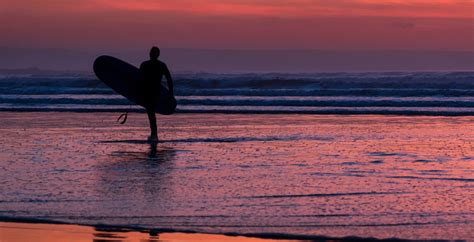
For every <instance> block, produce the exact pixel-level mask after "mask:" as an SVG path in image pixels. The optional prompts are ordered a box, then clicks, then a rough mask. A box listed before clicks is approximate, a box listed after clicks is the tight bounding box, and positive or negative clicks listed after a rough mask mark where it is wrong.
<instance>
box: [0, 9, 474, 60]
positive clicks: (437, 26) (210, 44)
mask: <svg viewBox="0 0 474 242" xmlns="http://www.w3.org/2000/svg"><path fill="white" fill-rule="evenodd" d="M473 9H474V2H473V1H472V0H429V1H428V0H411V1H401V0H387V1H384V0H352V1H350V0H200V1H196V0H169V1H163V0H78V1H64V0H42V1H37V0H20V1H18V0H0V33H2V38H0V46H4V47H24V48H37V47H46V48H51V47H53V48H54V47H59V48H75V49H84V50H90V49H92V50H97V49H120V50H123V49H136V48H142V47H143V46H149V45H159V46H161V47H168V48H173V47H174V48H206V49H323V50H386V49H404V50H464V51H465V50H473V49H474V46H473V42H474V39H473V35H474V17H473Z"/></svg>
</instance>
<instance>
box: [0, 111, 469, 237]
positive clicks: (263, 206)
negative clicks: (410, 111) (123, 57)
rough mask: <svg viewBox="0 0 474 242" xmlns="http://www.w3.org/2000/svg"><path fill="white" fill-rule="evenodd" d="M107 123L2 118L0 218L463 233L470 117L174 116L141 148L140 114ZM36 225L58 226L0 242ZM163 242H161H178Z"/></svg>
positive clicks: (186, 227) (50, 115)
mask: <svg viewBox="0 0 474 242" xmlns="http://www.w3.org/2000/svg"><path fill="white" fill-rule="evenodd" d="M117 117H118V114H117V113H68V112H61V113H55V112H41V113H30V112H3V113H2V125H1V127H0V140H1V144H2V153H1V155H0V160H1V163H2V164H4V165H3V166H2V169H1V170H0V183H1V184H3V185H2V193H1V194H0V196H1V197H0V200H1V202H0V217H1V218H2V220H3V221H9V220H10V219H11V218H21V219H42V220H45V221H49V220H51V221H62V222H66V223H73V224H89V225H96V224H104V225H115V226H123V227H127V228H146V229H149V230H152V229H158V230H160V229H161V230H163V229H164V230H166V229H169V230H172V231H194V232H199V233H212V234H223V233H232V234H236V235H249V234H251V235H255V236H270V237H271V236H272V235H273V236H275V237H277V235H285V236H295V235H301V236H306V237H305V238H310V237H311V236H313V237H314V238H320V237H318V236H326V237H333V238H341V237H347V236H356V237H363V238H368V237H373V238H378V239H386V238H400V239H425V240H430V239H461V240H470V239H473V238H474V232H473V230H472V226H473V224H474V204H473V201H474V190H473V186H472V182H473V173H474V170H473V162H474V151H473V150H474V149H473V148H474V122H473V121H474V119H473V118H472V117H425V116H382V115H367V116H364V115H361V116H351V115H327V116H321V115H257V114H255V115H243V114H227V115H216V114H177V115H173V116H169V117H164V116H160V117H159V118H158V123H159V135H160V139H161V142H160V143H158V144H156V145H150V144H149V143H147V142H145V141H144V140H145V138H146V136H147V132H148V130H147V120H146V117H145V115H144V114H140V113H132V114H129V117H128V122H127V123H126V124H125V125H119V124H117V123H116V122H115V120H116V118H117ZM38 226H39V227H38ZM41 226H45V228H46V230H49V229H50V228H56V226H55V225H28V224H26V225H25V224H20V225H16V224H15V225H13V224H11V223H2V237H3V236H14V234H17V235H19V234H21V235H22V236H28V235H29V234H30V235H32V236H33V232H31V233H21V232H18V231H19V230H21V229H24V228H25V227H26V228H31V231H36V230H35V229H33V228H40V227H41ZM62 226H63V225H62ZM64 226H69V225H64ZM61 228H62V227H61ZM64 228H66V227H64ZM70 228H71V229H72V230H70ZM71 231H72V232H71ZM74 231H79V233H78V236H77V237H76V238H77V241H84V238H85V239H86V240H88V241H90V240H91V238H92V236H91V234H93V233H95V232H94V230H93V228H90V227H75V226H72V227H67V229H60V233H62V234H63V235H64V236H67V235H66V234H67V233H76V232H74ZM81 231H85V232H81ZM48 234H50V233H49V232H48ZM82 235H84V236H82ZM126 236H129V237H127V238H133V239H131V241H138V240H139V239H143V240H145V241H147V239H148V240H149V241H153V238H149V237H147V236H148V234H146V233H145V234H138V233H136V234H135V233H127V235H126ZM140 236H142V237H140ZM170 236H178V234H174V235H170ZM183 236H185V235H183ZM193 236H194V235H193ZM203 236H204V235H203ZM8 238H13V237H8ZM167 238H168V237H166V236H165V235H160V238H159V239H160V240H159V241H161V240H166V241H178V240H179V241H187V240H185V239H183V240H181V239H179V237H170V239H169V240H168V239H167ZM193 238H197V237H193ZM206 238H207V237H206ZM216 238H218V237H216ZM81 239H82V240H81ZM234 239H235V238H234ZM205 240H206V241H210V240H208V239H205ZM217 240H219V239H217ZM226 240H227V238H226ZM7 241H15V240H10V239H8V240H7ZM17 241H25V240H17ZM37 241H41V240H37ZM71 241H73V240H71ZM74 241H75V240H74ZM230 241H231V240H230ZM237 241H251V240H237ZM256 241H257V240H256Z"/></svg>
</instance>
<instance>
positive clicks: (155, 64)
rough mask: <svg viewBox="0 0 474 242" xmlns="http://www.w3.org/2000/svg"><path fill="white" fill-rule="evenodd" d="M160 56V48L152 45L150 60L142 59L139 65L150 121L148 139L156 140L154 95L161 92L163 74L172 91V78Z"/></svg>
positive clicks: (171, 92)
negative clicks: (159, 58)
mask: <svg viewBox="0 0 474 242" xmlns="http://www.w3.org/2000/svg"><path fill="white" fill-rule="evenodd" d="M159 56H160V49H159V48H158V47H156V46H153V47H152V48H151V50H150V60H147V61H144V62H143V63H142V64H141V65H140V71H141V72H142V75H143V82H144V83H143V85H144V90H145V93H144V95H145V99H146V105H145V107H146V112H147V114H148V120H149V121H150V130H151V133H150V136H149V137H148V141H152V142H156V141H158V130H157V126H156V116H155V105H156V104H155V100H156V97H157V96H159V95H160V93H161V90H160V89H161V79H162V78H163V75H164V76H165V77H166V81H167V82H168V89H169V91H170V94H171V95H174V93H173V79H172V78H171V73H170V71H169V70H168V67H167V66H166V64H165V63H164V62H162V61H159V60H158V57H159Z"/></svg>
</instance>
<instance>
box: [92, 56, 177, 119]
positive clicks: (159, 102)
mask: <svg viewBox="0 0 474 242" xmlns="http://www.w3.org/2000/svg"><path fill="white" fill-rule="evenodd" d="M93 69H94V73H95V75H96V76H97V78H99V80H101V81H102V82H104V83H105V84H106V85H107V86H109V87H110V88H112V89H113V90H114V91H115V92H117V93H118V94H120V95H122V96H124V97H126V98H127V99H128V100H130V101H131V102H133V103H135V104H137V105H140V106H142V107H145V95H144V90H143V85H142V83H143V82H142V74H141V72H140V70H139V69H138V68H137V67H135V66H133V65H131V64H129V63H127V62H125V61H122V60H120V59H117V58H115V57H112V56H106V55H103V56H99V57H97V59H96V60H95V61H94V66H93ZM155 104H156V105H155V106H156V110H155V112H156V113H159V114H163V115H170V114H173V113H174V112H175V110H176V105H177V103H176V99H175V97H174V96H173V95H171V93H170V92H169V90H168V87H167V86H165V85H163V83H161V95H156V98H155Z"/></svg>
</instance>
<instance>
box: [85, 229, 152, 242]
mask: <svg viewBox="0 0 474 242" xmlns="http://www.w3.org/2000/svg"><path fill="white" fill-rule="evenodd" d="M95 231H96V232H94V233H92V235H93V236H94V238H93V239H92V242H110V241H115V242H125V241H130V239H132V237H133V238H135V239H136V238H137V237H139V239H140V241H141V242H158V241H161V240H160V237H159V234H158V233H156V232H150V233H149V234H148V235H147V234H146V233H141V232H137V233H138V234H137V233H135V235H133V236H129V235H130V233H129V232H130V231H129V230H126V229H118V228H112V227H110V228H108V227H103V226H97V227H95Z"/></svg>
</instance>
